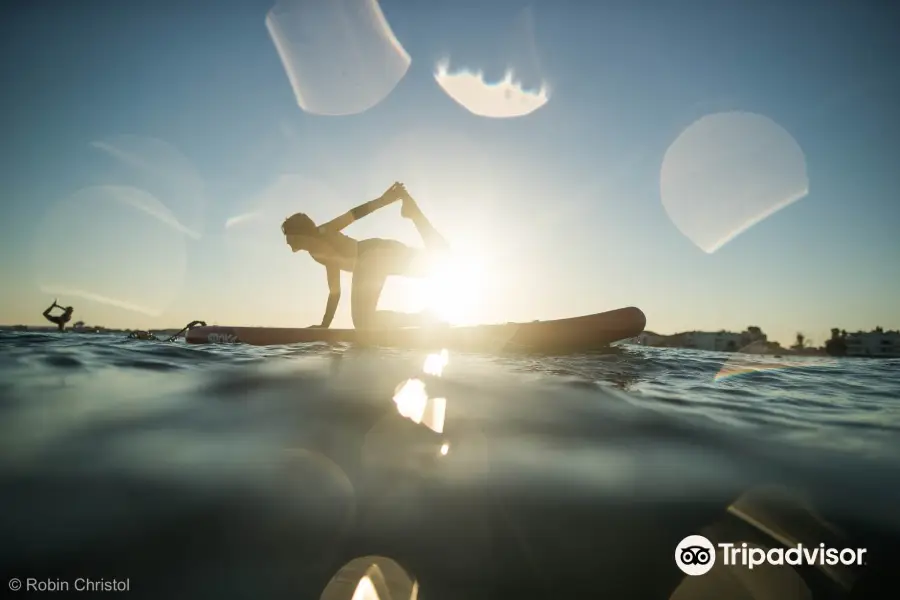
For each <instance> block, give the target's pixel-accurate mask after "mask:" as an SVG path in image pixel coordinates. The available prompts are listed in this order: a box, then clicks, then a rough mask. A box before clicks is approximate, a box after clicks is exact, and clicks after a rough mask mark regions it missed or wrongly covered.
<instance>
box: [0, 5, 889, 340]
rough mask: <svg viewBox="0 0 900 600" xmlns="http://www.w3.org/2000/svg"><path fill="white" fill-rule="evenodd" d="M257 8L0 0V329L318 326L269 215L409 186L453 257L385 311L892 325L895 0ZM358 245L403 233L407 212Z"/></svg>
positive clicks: (367, 232)
mask: <svg viewBox="0 0 900 600" xmlns="http://www.w3.org/2000/svg"><path fill="white" fill-rule="evenodd" d="M9 5H15V6H14V7H12V8H11V7H10V6H9ZM881 6H884V7H885V8H883V9H882V8H879V7H881ZM270 8H272V2H271V1H270V2H263V1H257V0H247V1H244V2H242V1H237V0H236V1H234V2H213V1H201V2H192V1H189V0H186V1H184V2H174V1H166V2H145V1H135V2H121V1H116V2H113V1H109V2H95V1H92V0H84V1H80V2H58V1H49V0H33V1H31V2H15V3H7V4H5V5H4V8H3V11H4V13H3V15H2V18H0V47H2V53H3V56H4V57H5V59H4V61H2V63H0V90H2V93H0V111H2V117H3V123H4V127H3V130H2V131H3V134H2V137H0V182H2V203H3V204H2V206H3V212H2V218H0V249H2V252H3V255H4V257H5V259H4V260H3V262H2V263H0V278H2V282H3V284H2V292H0V294H2V296H0V298H2V300H0V323H7V324H10V323H28V324H38V323H41V321H42V319H41V316H40V313H41V311H42V310H43V309H44V308H45V307H46V306H47V305H48V304H49V303H50V302H51V301H52V300H53V298H54V297H55V296H59V299H60V302H61V303H64V304H72V305H74V306H75V309H76V312H75V319H76V320H84V321H86V322H88V323H94V324H102V325H106V326H110V327H133V328H154V327H180V326H181V325H183V324H185V323H186V322H188V321H190V320H193V319H203V320H205V321H207V322H209V323H213V322H215V323H219V324H229V325H271V326H306V325H310V324H313V323H317V322H319V320H320V319H321V316H322V313H323V311H324V307H325V300H326V296H327V287H326V281H325V274H324V269H323V268H322V267H321V266H319V265H317V264H315V263H314V262H313V261H312V260H311V259H310V258H309V256H307V255H302V254H292V253H291V252H290V250H289V248H288V247H287V246H286V245H285V243H284V239H283V237H282V236H281V234H280V231H279V226H280V223H281V220H282V219H283V218H284V217H286V216H288V215H289V214H291V213H292V212H295V211H304V212H308V213H309V214H310V215H311V216H312V217H313V218H314V219H316V220H326V219H330V218H332V217H335V216H337V215H338V214H340V213H342V212H344V211H346V210H348V209H350V208H352V207H353V206H355V205H356V204H359V203H360V202H362V201H365V200H369V199H372V198H374V197H376V196H378V195H379V194H381V192H382V191H384V189H385V188H387V187H388V186H389V185H390V184H391V183H392V182H393V181H394V180H402V181H404V182H406V183H407V186H408V188H409V190H410V192H411V193H412V195H413V196H414V197H415V198H416V199H417V200H418V202H419V204H420V205H421V207H422V208H423V210H424V211H425V212H426V214H427V215H428V216H429V217H430V218H431V220H432V221H433V222H434V224H435V225H436V226H437V227H438V229H440V230H441V231H442V233H444V234H445V236H446V237H448V238H449V239H450V241H451V242H452V243H453V245H454V247H455V248H456V249H457V250H458V252H459V255H460V256H461V258H460V261H461V264H463V265H468V267H466V268H467V269H468V270H466V268H463V270H462V273H463V274H462V275H459V276H458V279H457V280H456V281H455V282H454V283H453V284H452V285H446V282H445V285H444V287H443V288H435V287H434V286H435V285H436V284H435V283H434V282H432V283H431V284H427V283H417V282H402V281H391V282H389V284H388V287H387V288H386V290H385V295H384V297H383V299H382V300H383V301H382V304H381V306H382V308H396V309H401V310H403V309H411V308H415V307H418V306H421V305H422V304H423V303H426V304H427V303H428V302H429V300H427V299H426V298H428V297H429V296H427V294H426V292H427V290H428V289H431V290H432V291H433V290H435V289H442V290H443V291H441V292H439V294H442V299H443V303H444V305H451V306H452V307H454V308H456V309H457V314H456V315H455V318H457V319H458V320H459V321H460V322H497V321H516V320H525V321H530V320H534V319H548V318H559V317H566V316H574V315H578V314H586V313H594V312H601V311H605V310H610V309H614V308H618V307H622V306H630V305H633V306H638V307H640V308H641V309H643V310H644V312H645V313H646V314H647V318H648V325H647V327H648V329H651V330H653V331H657V332H663V333H673V332H676V331H683V330H718V329H722V328H725V329H731V330H742V329H743V328H745V327H746V326H748V325H759V326H761V327H762V328H763V330H764V331H766V332H767V333H768V334H769V335H770V338H773V339H777V340H780V341H782V342H789V341H792V339H793V336H794V333H795V332H797V331H802V332H804V333H805V334H806V335H807V336H808V337H810V338H812V340H813V341H814V342H817V343H820V342H822V341H823V340H824V339H825V337H826V336H827V332H828V330H829V328H830V327H832V326H836V327H841V328H844V329H847V330H857V329H870V328H872V327H874V326H876V325H881V326H883V327H885V328H898V327H900V301H898V299H900V277H898V267H897V265H898V259H900V235H898V224H900V194H898V189H900V188H898V179H900V177H898V175H897V173H898V170H897V165H900V151H898V149H900V118H898V117H897V108H896V107H897V106H900V84H898V82H900V75H898V73H900V71H898V69H897V68H896V62H895V60H896V57H897V56H900V41H898V37H897V36H896V32H895V30H894V29H893V28H892V26H891V23H892V19H891V18H889V15H887V14H885V13H884V12H883V11H885V10H891V9H890V8H889V3H874V2H871V3H866V2H843V1H840V2H838V1H837V0H823V1H820V2H794V3H787V2H785V3H775V2H730V1H717V2H712V1H689V2H661V1H660V2H652V1H648V2H625V1H619V2H589V1H587V0H579V1H577V2H576V1H574V0H553V1H545V2H537V3H534V2H532V3H525V2H520V1H512V0H501V1H493V2H477V3H476V2H457V1H450V0H432V1H429V2H412V1H411V0H384V1H383V2H382V3H381V9H382V11H383V15H384V18H385V19H386V22H387V23H388V24H389V28H390V29H385V28H384V27H383V24H382V23H380V22H379V20H378V19H377V18H376V16H377V14H376V13H377V11H376V13H373V12H372V10H371V2H366V1H365V0H339V1H335V2H331V3H329V2H327V1H326V0H293V1H292V2H290V1H287V0H284V2H283V6H282V7H281V10H280V12H276V13H273V15H274V16H273V19H271V20H270V21H271V22H270V23H269V26H267V23H266V15H267V12H268V11H269V9H270ZM373 15H375V16H373ZM391 31H392V34H391ZM394 37H395V38H396V43H394V42H393V38H394ZM407 57H408V58H407ZM510 69H511V70H512V73H513V78H512V79H513V82H512V83H511V84H510V83H509V82H507V83H506V84H504V83H502V82H503V80H504V77H505V74H506V72H507V71H508V70H510ZM436 72H437V73H439V74H443V75H442V76H440V77H437V78H436V77H435V73H436ZM467 73H468V74H467ZM289 74H290V76H289ZM482 80H485V81H487V82H489V83H491V82H494V83H496V82H501V84H500V85H499V86H496V85H495V86H493V87H486V86H485V85H484V84H483V83H482ZM518 84H521V85H518ZM479 90H480V91H479ZM479 94H481V95H480V96H479ZM504 102H506V103H507V104H506V105H504ZM301 105H305V106H301ZM504 111H506V113H507V114H510V115H511V114H518V115H520V116H513V117H508V118H498V117H500V116H502V114H503V113H504ZM516 111H518V112H516ZM328 113H332V114H328ZM335 113H336V114H335ZM704 117H706V118H705V119H704ZM779 207H781V208H780V209H779ZM766 215H768V216H766ZM753 223H755V224H753ZM751 224H752V226H750V225H751ZM738 231H740V233H739V234H738V235H734V234H735V233H736V232H738ZM347 233H348V234H350V235H352V236H355V237H357V238H365V237H386V238H396V239H399V240H400V241H403V242H406V243H410V244H417V243H418V240H417V236H416V234H415V230H414V229H413V227H412V225H411V224H410V223H409V222H407V221H404V220H403V219H401V218H400V215H399V209H398V208H396V207H388V208H386V209H384V210H383V211H382V213H378V214H375V215H373V216H371V217H367V218H366V219H365V220H364V221H361V222H359V223H356V224H354V225H352V226H351V227H350V228H349V229H348V230H347ZM473 270H474V271H473ZM470 278H471V279H470ZM348 284H349V281H345V289H347V290H349V285H348ZM429 285H430V286H431V287H429ZM349 314H350V313H349V293H347V294H345V298H344V300H343V301H342V305H341V307H340V308H339V309H338V314H337V317H336V319H335V322H334V325H333V326H349V324H350V317H349Z"/></svg>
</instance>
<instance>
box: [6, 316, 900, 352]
mask: <svg viewBox="0 0 900 600" xmlns="http://www.w3.org/2000/svg"><path fill="white" fill-rule="evenodd" d="M0 331H41V332H55V331H56V327H53V326H46V325H0ZM67 331H71V332H74V333H85V334H90V333H112V334H124V335H128V336H135V337H141V335H145V334H148V333H149V334H153V335H156V336H165V337H170V336H173V335H175V334H177V333H180V332H181V331H183V330H181V329H152V330H147V331H144V330H138V329H107V328H106V327H103V326H101V325H85V324H84V322H82V321H79V322H77V323H75V324H74V325H73V326H72V327H71V328H69V329H67ZM620 343H623V344H634V345H638V346H650V347H654V348H688V349H694V350H706V351H710V352H738V353H743V354H772V355H775V356H782V355H794V356H797V355H800V356H835V357H865V358H900V331H895V330H888V331H885V330H884V329H882V328H881V327H876V328H875V329H873V330H872V331H857V332H855V333H848V332H847V331H845V330H843V329H837V328H833V329H832V330H831V338H830V339H829V340H827V341H826V342H825V345H824V346H821V347H814V346H811V345H809V342H808V340H807V339H806V338H805V336H804V335H803V334H801V333H798V334H797V339H796V342H795V343H794V345H793V346H791V347H790V348H785V347H784V346H782V345H781V344H779V343H778V342H770V341H769V339H768V336H766V334H765V333H764V332H763V331H762V329H761V328H760V327H757V326H750V327H747V329H745V330H744V331H742V332H740V333H735V332H733V331H725V330H722V331H684V332H681V333H675V334H671V335H662V334H659V333H654V332H652V331H644V332H643V333H641V334H640V335H638V336H637V337H633V338H631V339H628V340H623V341H622V342H620Z"/></svg>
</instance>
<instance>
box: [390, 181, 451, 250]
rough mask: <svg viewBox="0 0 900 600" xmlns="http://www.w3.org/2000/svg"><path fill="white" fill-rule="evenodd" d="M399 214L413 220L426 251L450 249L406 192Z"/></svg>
mask: <svg viewBox="0 0 900 600" xmlns="http://www.w3.org/2000/svg"><path fill="white" fill-rule="evenodd" d="M400 214H401V215H402V216H403V217H405V218H407V219H409V220H410V221H412V222H413V225H415V227H416V231H418V232H419V237H421V238H422V242H424V243H425V249H426V250H428V252H432V253H435V252H447V251H448V250H450V244H448V243H447V240H445V239H444V237H443V236H442V235H441V234H440V233H438V232H437V229H435V228H434V226H433V225H432V224H431V221H429V220H428V218H427V217H426V216H425V214H424V213H423V212H422V209H420V208H419V205H418V204H416V201H415V200H413V199H412V197H411V196H409V195H408V194H407V195H405V196H404V197H403V206H402V208H401V209H400Z"/></svg>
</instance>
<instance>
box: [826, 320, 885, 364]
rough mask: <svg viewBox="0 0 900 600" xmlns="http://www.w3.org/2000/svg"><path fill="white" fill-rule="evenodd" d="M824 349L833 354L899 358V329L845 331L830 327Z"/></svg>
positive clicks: (879, 328) (877, 328)
mask: <svg viewBox="0 0 900 600" xmlns="http://www.w3.org/2000/svg"><path fill="white" fill-rule="evenodd" d="M826 349H827V350H828V353H829V354H831V355H833V356H860V357H862V356H867V357H872V358H900V331H884V330H883V329H882V328H881V327H876V328H875V329H873V330H872V331H857V332H856V333H847V332H846V331H838V330H837V329H832V330H831V339H830V340H828V343H827V344H826Z"/></svg>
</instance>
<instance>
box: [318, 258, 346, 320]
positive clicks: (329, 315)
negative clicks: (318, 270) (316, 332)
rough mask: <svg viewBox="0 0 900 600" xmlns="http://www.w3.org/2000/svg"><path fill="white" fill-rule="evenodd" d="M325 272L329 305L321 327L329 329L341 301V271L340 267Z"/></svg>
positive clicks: (328, 268)
mask: <svg viewBox="0 0 900 600" xmlns="http://www.w3.org/2000/svg"><path fill="white" fill-rule="evenodd" d="M325 270H326V272H327V275H328V303H327V304H326V305H325V316H324V317H322V325H321V326H320V327H325V328H326V329H327V328H328V327H330V326H331V322H332V321H333V320H334V313H335V312H336V311H337V307H338V304H339V303H340V301H341V270H340V269H339V268H338V267H325Z"/></svg>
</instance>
